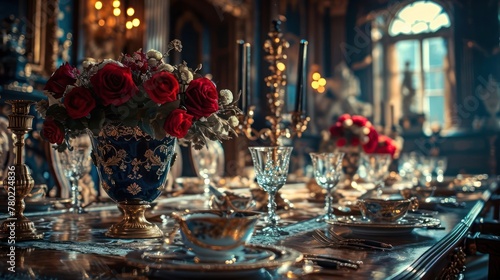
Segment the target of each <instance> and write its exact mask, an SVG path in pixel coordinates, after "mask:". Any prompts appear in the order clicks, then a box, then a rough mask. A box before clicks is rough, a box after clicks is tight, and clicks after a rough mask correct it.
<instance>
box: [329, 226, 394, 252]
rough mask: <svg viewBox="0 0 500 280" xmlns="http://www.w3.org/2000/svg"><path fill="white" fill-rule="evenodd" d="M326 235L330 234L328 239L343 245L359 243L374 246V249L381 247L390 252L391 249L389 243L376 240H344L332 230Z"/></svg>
mask: <svg viewBox="0 0 500 280" xmlns="http://www.w3.org/2000/svg"><path fill="white" fill-rule="evenodd" d="M328 233H330V237H331V238H332V239H335V240H338V241H339V242H343V243H361V244H365V245H369V246H374V247H381V248H385V249H386V250H391V249H392V248H393V247H392V245H391V244H389V243H384V242H380V241H376V240H370V239H360V238H345V237H343V236H341V235H339V234H337V233H336V232H335V231H334V230H333V229H332V228H330V229H329V230H328Z"/></svg>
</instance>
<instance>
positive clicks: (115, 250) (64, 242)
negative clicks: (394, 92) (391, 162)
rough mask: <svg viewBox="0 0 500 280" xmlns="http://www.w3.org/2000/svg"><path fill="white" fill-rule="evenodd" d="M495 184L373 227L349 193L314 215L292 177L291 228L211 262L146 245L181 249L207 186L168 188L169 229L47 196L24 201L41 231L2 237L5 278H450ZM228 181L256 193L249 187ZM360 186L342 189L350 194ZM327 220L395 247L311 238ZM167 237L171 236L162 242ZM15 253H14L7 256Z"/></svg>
mask: <svg viewBox="0 0 500 280" xmlns="http://www.w3.org/2000/svg"><path fill="white" fill-rule="evenodd" d="M496 187H497V185H496V182H495V181H491V180H490V181H488V182H487V183H484V184H483V185H482V186H481V187H478V188H475V189H474V190H470V189H469V190H467V191H459V190H458V191H456V192H455V193H454V194H453V197H454V198H456V203H453V204H450V203H441V202H438V203H435V204H434V205H426V206H427V207H426V209H424V208H425V207H424V208H421V209H418V210H416V211H413V212H412V211H410V212H411V213H409V214H407V216H406V217H405V218H404V219H407V220H408V219H410V218H412V219H417V220H418V221H419V223H414V224H410V225H408V224H406V226H401V227H400V226H391V227H373V226H372V225H370V224H369V223H368V224H366V225H365V224H362V222H360V221H363V219H362V218H360V217H358V216H359V215H360V213H358V212H357V211H356V209H355V204H352V205H351V208H349V207H348V206H346V204H345V201H344V204H342V205H341V204H339V203H340V202H342V199H339V202H338V203H336V204H334V206H335V211H334V213H335V214H336V216H337V219H338V222H325V221H324V220H321V219H318V217H320V216H321V215H323V213H324V209H323V207H324V201H321V200H320V199H317V198H314V197H313V196H311V190H310V189H309V188H307V187H306V183H304V182H298V183H288V184H286V185H285V186H284V187H283V188H282V189H281V191H280V195H281V196H282V197H283V198H284V201H286V202H287V203H288V207H285V208H278V214H279V216H280V219H279V226H280V227H281V228H282V229H284V230H285V231H286V233H287V234H285V235H280V236H273V237H269V236H264V235H262V234H260V233H259V225H258V226H257V230H256V232H255V233H254V235H253V236H252V238H251V240H250V242H249V243H248V245H247V247H248V248H250V249H252V250H261V251H265V252H271V253H272V254H269V255H266V256H264V257H262V259H258V258H257V259H256V260H252V258H250V257H247V259H246V260H243V261H242V263H239V264H238V263H237V262H236V263H228V264H220V263H217V264H215V265H211V264H207V263H203V262H200V263H198V262H190V263H189V265H185V263H183V260H177V259H174V260H171V259H169V258H161V257H158V258H145V257H144V252H150V253H151V252H153V254H157V255H160V256H161V254H168V252H170V251H172V250H183V249H182V248H183V244H182V240H181V238H180V236H179V232H178V231H177V229H178V227H177V226H176V222H175V220H174V219H173V218H172V213H173V212H183V211H191V210H196V209H205V208H207V203H206V196H205V195H203V194H196V193H195V194H178V195H175V196H172V195H168V194H164V195H163V196H161V197H160V198H158V199H157V200H156V201H155V202H154V204H153V205H152V207H151V208H150V210H148V211H147V212H146V216H147V219H148V220H149V221H150V222H153V223H155V224H156V225H158V226H159V228H160V229H161V230H162V231H163V232H164V233H165V236H169V238H166V237H165V238H150V239H140V238H133V239H118V238H109V237H107V236H106V235H105V233H106V231H107V229H108V228H109V227H110V226H111V225H112V224H114V223H116V222H118V221H120V220H121V218H122V213H121V212H120V210H119V209H118V208H117V205H116V204H115V203H113V202H112V201H100V202H96V203H93V204H92V205H90V206H88V207H86V208H85V209H86V211H87V212H86V213H83V214H73V213H71V212H69V211H68V209H67V207H65V204H64V203H65V201H64V200H63V199H56V198H53V199H49V198H45V200H46V201H49V202H50V203H45V204H41V203H39V204H36V203H33V202H30V201H27V202H26V204H27V208H26V211H25V215H26V216H27V217H29V218H30V219H31V220H32V221H33V222H34V224H35V226H36V228H37V230H38V232H40V233H42V234H43V238H42V239H40V240H26V241H19V242H16V243H15V244H14V246H12V244H10V243H8V241H7V240H3V241H1V242H0V267H1V270H0V271H1V272H0V279H194V278H205V279H331V278H342V279H344V278H345V279H436V278H440V279H453V277H455V276H457V275H459V274H460V273H462V272H463V269H464V262H465V258H466V251H467V245H466V240H467V237H468V235H469V231H470V228H471V226H472V225H473V223H474V221H475V220H476V219H477V218H478V217H479V216H480V215H481V213H482V211H484V208H485V205H486V203H487V201H488V200H489V199H490V196H491V195H492V193H493V192H494V191H495V190H496ZM231 191H234V192H236V193H240V194H247V193H248V194H250V190H249V189H248V188H238V189H235V190H231ZM357 192H359V190H349V191H345V193H344V197H347V196H349V195H356V194H357ZM340 193H342V192H340ZM361 195H362V194H361ZM337 198H338V197H337ZM263 216H265V214H264V215H263ZM7 218H8V215H7V214H0V220H2V221H3V220H5V219H7ZM356 219H357V220H356ZM340 221H344V222H343V223H342V222H340ZM350 221H351V222H350ZM426 221H433V223H429V224H426ZM436 221H438V222H437V223H436ZM360 223H361V224H360ZM403 224H404V223H403ZM329 230H333V231H334V232H335V233H337V234H339V235H340V236H342V237H347V238H365V239H370V240H376V241H378V242H383V243H387V244H391V245H392V247H391V248H390V249H386V250H382V249H377V248H369V247H355V246H338V245H335V244H331V245H325V244H322V243H321V242H319V241H318V240H317V238H314V235H315V234H317V233H318V231H321V232H324V233H327V232H328V231H329ZM170 237H173V239H171V240H169V242H166V240H167V239H170ZM256 248H257V249H256ZM259 248H260V249H259ZM184 250H185V249H184ZM185 254H189V252H185ZM249 254H251V253H249ZM12 255H14V258H12ZM316 256H324V257H326V258H328V257H331V258H334V259H338V260H341V261H342V262H341V263H346V262H347V263H352V264H355V265H354V266H342V265H338V264H340V263H339V262H332V263H333V264H334V265H330V266H329V265H325V264H323V263H322V262H315V261H314V260H315V257H316ZM13 259H14V263H12V262H11V263H9V260H10V261H12V260H13ZM310 260H311V261H310ZM325 260H326V259H325ZM344 261H345V262H344ZM325 263H328V262H325ZM332 263H330V264H332ZM270 264H273V265H270ZM231 266H233V267H231ZM12 267H14V269H9V268H12ZM221 267H222V268H221ZM240 268H241V269H240ZM13 270H15V271H13Z"/></svg>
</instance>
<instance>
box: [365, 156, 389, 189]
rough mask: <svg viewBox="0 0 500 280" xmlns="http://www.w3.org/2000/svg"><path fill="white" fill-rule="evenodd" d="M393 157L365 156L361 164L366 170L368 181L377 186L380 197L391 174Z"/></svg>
mask: <svg viewBox="0 0 500 280" xmlns="http://www.w3.org/2000/svg"><path fill="white" fill-rule="evenodd" d="M391 161H392V157H391V155H390V154H376V153H375V154H363V155H362V156H361V162H362V164H363V166H364V167H365V169H366V176H367V179H368V180H370V181H372V182H373V183H374V184H375V189H376V190H377V193H378V195H379V196H380V195H381V194H382V189H383V188H384V185H385V184H384V179H385V177H386V176H387V173H388V172H389V165H390V164H391Z"/></svg>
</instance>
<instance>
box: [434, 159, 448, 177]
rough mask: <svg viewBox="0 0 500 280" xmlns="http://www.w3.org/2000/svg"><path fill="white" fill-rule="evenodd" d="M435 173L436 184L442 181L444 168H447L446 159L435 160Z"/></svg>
mask: <svg viewBox="0 0 500 280" xmlns="http://www.w3.org/2000/svg"><path fill="white" fill-rule="evenodd" d="M435 163H436V164H435V172H436V175H437V178H436V180H437V181H438V182H443V181H444V172H445V171H446V167H447V166H448V158H446V157H436V158H435Z"/></svg>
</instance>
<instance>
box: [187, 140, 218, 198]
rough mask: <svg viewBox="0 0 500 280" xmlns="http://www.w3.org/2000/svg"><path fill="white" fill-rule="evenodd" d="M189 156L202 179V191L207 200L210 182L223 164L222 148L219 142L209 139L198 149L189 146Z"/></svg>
mask: <svg viewBox="0 0 500 280" xmlns="http://www.w3.org/2000/svg"><path fill="white" fill-rule="evenodd" d="M191 156H192V159H193V165H194V168H195V170H196V173H197V174H198V176H199V177H201V178H202V179H203V185H204V186H203V191H204V194H205V197H206V198H207V201H208V198H210V183H211V182H212V179H213V178H214V176H216V175H218V173H220V172H219V168H220V167H221V166H224V164H223V161H224V149H223V148H222V146H221V144H220V143H219V142H217V141H211V140H209V141H208V142H207V145H205V146H203V148H201V149H200V150H196V149H195V148H191ZM221 162H222V164H221Z"/></svg>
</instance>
